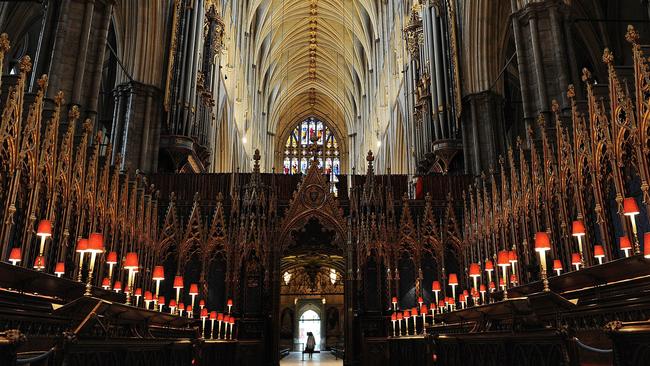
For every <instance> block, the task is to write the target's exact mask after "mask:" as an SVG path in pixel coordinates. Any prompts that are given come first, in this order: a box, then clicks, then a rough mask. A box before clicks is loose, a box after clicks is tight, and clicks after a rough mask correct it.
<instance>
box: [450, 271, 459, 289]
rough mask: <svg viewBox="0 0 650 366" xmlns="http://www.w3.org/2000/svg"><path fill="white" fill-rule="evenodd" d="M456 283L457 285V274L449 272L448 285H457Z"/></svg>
mask: <svg viewBox="0 0 650 366" xmlns="http://www.w3.org/2000/svg"><path fill="white" fill-rule="evenodd" d="M457 285H458V276H457V275H456V274H455V273H450V274H449V286H457Z"/></svg>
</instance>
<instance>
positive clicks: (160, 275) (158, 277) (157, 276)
mask: <svg viewBox="0 0 650 366" xmlns="http://www.w3.org/2000/svg"><path fill="white" fill-rule="evenodd" d="M151 279H153V280H154V281H164V280H165V269H164V268H163V266H155V267H153V275H152V276H151Z"/></svg>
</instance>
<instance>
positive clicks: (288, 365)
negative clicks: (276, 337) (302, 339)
mask: <svg viewBox="0 0 650 366" xmlns="http://www.w3.org/2000/svg"><path fill="white" fill-rule="evenodd" d="M294 365H319V366H342V365H343V360H341V359H338V360H337V359H336V358H335V357H334V356H332V354H331V353H329V352H323V353H314V355H313V357H312V359H311V360H310V359H309V355H305V360H304V361H302V353H300V352H292V353H291V354H290V355H289V356H287V357H285V358H283V359H282V360H281V361H280V366H294Z"/></svg>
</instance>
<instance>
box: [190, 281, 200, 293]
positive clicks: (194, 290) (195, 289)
mask: <svg viewBox="0 0 650 366" xmlns="http://www.w3.org/2000/svg"><path fill="white" fill-rule="evenodd" d="M198 294H199V286H198V285H197V284H196V283H193V284H191V285H190V295H198Z"/></svg>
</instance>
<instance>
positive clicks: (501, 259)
mask: <svg viewBox="0 0 650 366" xmlns="http://www.w3.org/2000/svg"><path fill="white" fill-rule="evenodd" d="M497 265H498V266H499V267H509V266H510V255H509V254H508V251H507V250H502V251H500V252H499V254H498V256H497Z"/></svg>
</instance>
